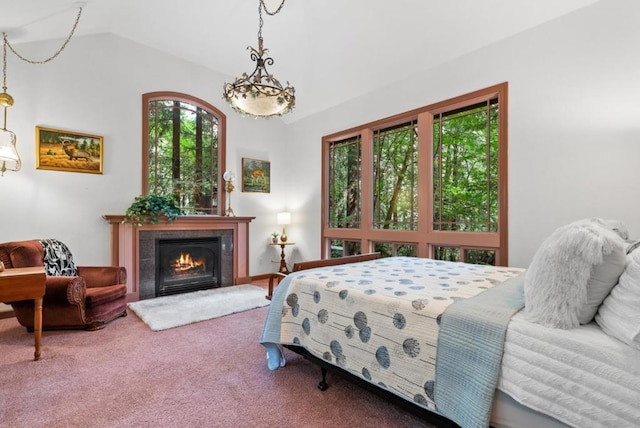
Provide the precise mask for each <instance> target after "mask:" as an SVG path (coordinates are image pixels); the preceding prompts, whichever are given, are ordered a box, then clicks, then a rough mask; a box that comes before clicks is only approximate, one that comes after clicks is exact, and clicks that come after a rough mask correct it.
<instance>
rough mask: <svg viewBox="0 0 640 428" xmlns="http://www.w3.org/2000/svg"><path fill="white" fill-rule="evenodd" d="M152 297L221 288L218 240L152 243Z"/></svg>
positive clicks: (169, 240) (195, 239)
mask: <svg viewBox="0 0 640 428" xmlns="http://www.w3.org/2000/svg"><path fill="white" fill-rule="evenodd" d="M155 248H156V260H155V265H156V275H155V276H156V280H155V284H156V287H155V296H156V297H158V296H167V295H171V294H179V293H187V292H191V291H197V290H204V289H209V288H214V287H220V286H221V285H222V279H221V259H222V252H221V242H220V238H219V237H207V238H177V239H157V240H156V245H155Z"/></svg>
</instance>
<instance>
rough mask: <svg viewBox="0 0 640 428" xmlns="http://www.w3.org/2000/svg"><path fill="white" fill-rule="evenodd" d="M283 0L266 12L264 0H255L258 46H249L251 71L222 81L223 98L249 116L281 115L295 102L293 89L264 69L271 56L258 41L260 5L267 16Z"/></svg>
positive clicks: (259, 38)
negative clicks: (230, 81) (256, 5)
mask: <svg viewBox="0 0 640 428" xmlns="http://www.w3.org/2000/svg"><path fill="white" fill-rule="evenodd" d="M284 2H285V0H282V3H281V4H280V6H279V7H278V9H276V11H275V12H269V10H268V9H267V7H266V6H265V5H264V0H259V5H258V16H259V17H260V26H259V29H258V49H257V50H256V49H254V48H253V47H251V46H249V47H248V48H247V49H249V50H250V51H251V60H252V61H255V62H256V68H255V70H253V73H251V74H247V73H242V75H241V76H240V77H238V78H236V80H235V82H233V83H227V82H225V84H224V98H225V99H226V100H227V102H228V103H229V104H231V107H233V109H234V110H235V111H237V112H238V113H240V114H242V115H247V116H253V117H273V116H282V115H284V114H287V113H289V112H290V111H291V110H292V109H293V106H294V105H295V103H296V98H295V95H294V94H295V89H294V88H293V86H291V85H290V84H289V82H287V87H283V86H282V85H281V84H280V81H278V79H276V78H275V77H274V76H273V75H272V74H271V73H269V72H268V71H267V65H273V58H271V57H269V56H267V54H268V49H266V48H265V47H264V44H263V40H262V24H263V19H262V8H263V7H264V10H265V12H267V14H268V15H275V14H277V13H278V12H280V10H282V7H283V6H284Z"/></svg>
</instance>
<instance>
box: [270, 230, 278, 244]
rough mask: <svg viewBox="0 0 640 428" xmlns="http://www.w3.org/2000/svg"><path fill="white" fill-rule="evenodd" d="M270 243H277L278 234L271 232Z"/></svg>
mask: <svg viewBox="0 0 640 428" xmlns="http://www.w3.org/2000/svg"><path fill="white" fill-rule="evenodd" d="M271 242H273V243H274V244H277V243H278V232H273V233H272V234H271Z"/></svg>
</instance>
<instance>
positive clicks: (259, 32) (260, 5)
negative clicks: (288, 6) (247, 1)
mask: <svg viewBox="0 0 640 428" xmlns="http://www.w3.org/2000/svg"><path fill="white" fill-rule="evenodd" d="M285 1H286V0H282V3H280V6H278V8H277V9H276V10H275V11H273V12H269V9H267V5H266V4H264V0H260V3H259V4H258V16H259V17H260V25H259V27H258V40H260V39H262V24H264V20H263V19H262V9H263V8H264V11H265V12H267V15H270V16H273V15H276V14H277V13H278V12H280V11H281V10H282V8H283V7H284V2H285Z"/></svg>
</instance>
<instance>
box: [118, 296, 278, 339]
mask: <svg viewBox="0 0 640 428" xmlns="http://www.w3.org/2000/svg"><path fill="white" fill-rule="evenodd" d="M266 294H267V293H266V290H264V289H263V288H260V287H256V286H255V285H234V286H230V287H221V288H214V289H211V290H201V291H194V292H192V293H184V294H176V295H173V296H163V297H156V298H153V299H145V300H140V301H138V302H132V303H129V304H128V306H129V309H131V310H132V311H133V312H135V313H136V315H138V317H140V319H142V321H144V322H145V323H146V324H147V325H148V326H149V327H150V328H151V330H153V331H160V330H166V329H169V328H174V327H180V326H182V325H187V324H191V323H194V322H199V321H205V320H210V319H212V318H218V317H221V316H224V315H229V314H234V313H236V312H243V311H247V310H249V309H254V308H260V307H262V306H267V305H268V304H269V300H267V299H265V296H266Z"/></svg>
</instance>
